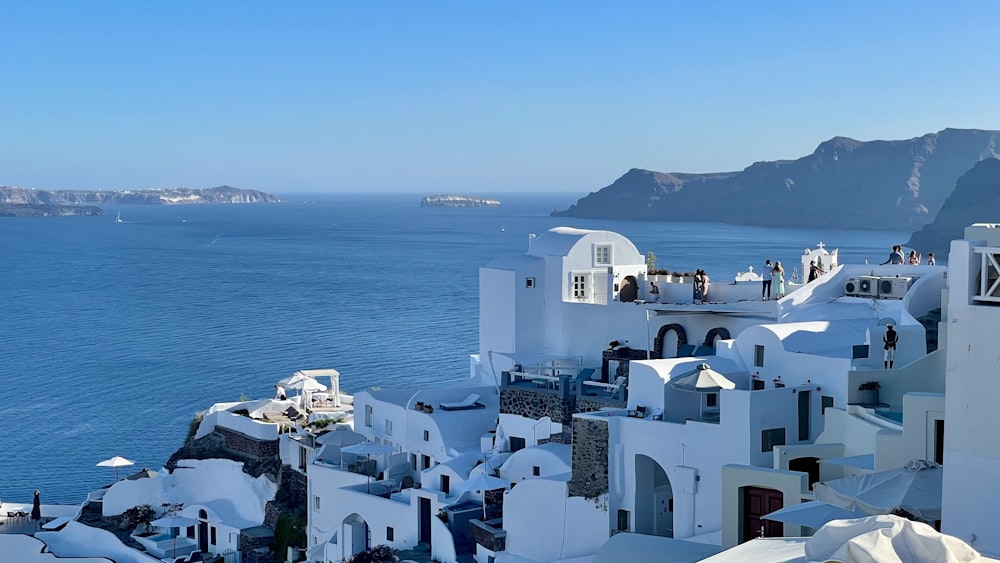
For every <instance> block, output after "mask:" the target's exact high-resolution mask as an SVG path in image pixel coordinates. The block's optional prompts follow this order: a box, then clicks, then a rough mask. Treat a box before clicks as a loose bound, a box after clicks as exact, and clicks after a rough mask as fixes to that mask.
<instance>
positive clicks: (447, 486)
mask: <svg viewBox="0 0 1000 563" xmlns="http://www.w3.org/2000/svg"><path fill="white" fill-rule="evenodd" d="M441 492H442V493H444V494H448V493H450V492H451V477H450V476H448V475H442V476H441Z"/></svg>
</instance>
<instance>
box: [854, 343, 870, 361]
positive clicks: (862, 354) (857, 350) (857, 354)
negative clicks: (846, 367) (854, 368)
mask: <svg viewBox="0 0 1000 563" xmlns="http://www.w3.org/2000/svg"><path fill="white" fill-rule="evenodd" d="M867 357H868V345H867V344H855V345H854V346H851V359H854V360H862V359H864V358H867Z"/></svg>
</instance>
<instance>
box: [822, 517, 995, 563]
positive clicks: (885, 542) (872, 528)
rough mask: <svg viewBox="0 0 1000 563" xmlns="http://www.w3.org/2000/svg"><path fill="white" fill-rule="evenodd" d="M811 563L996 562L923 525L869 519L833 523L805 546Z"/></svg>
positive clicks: (919, 523) (892, 520)
mask: <svg viewBox="0 0 1000 563" xmlns="http://www.w3.org/2000/svg"><path fill="white" fill-rule="evenodd" d="M805 559H806V560H808V561H948V562H951V563H971V562H977V561H981V562H985V561H993V559H985V558H983V557H981V556H980V555H979V552H978V551H976V550H975V549H973V548H972V547H971V546H969V544H967V543H965V542H963V541H962V540H960V539H958V538H956V537H953V536H948V535H945V534H942V533H940V532H937V531H935V530H934V528H932V527H930V526H928V525H927V524H924V523H922V522H913V521H910V520H907V519H905V518H900V517H898V516H869V517H868V518H861V519H858V520H842V521H838V522H831V523H830V524H828V525H826V526H824V527H823V528H822V529H820V530H819V531H817V532H816V535H814V536H813V537H812V538H810V539H809V541H807V542H806V545H805Z"/></svg>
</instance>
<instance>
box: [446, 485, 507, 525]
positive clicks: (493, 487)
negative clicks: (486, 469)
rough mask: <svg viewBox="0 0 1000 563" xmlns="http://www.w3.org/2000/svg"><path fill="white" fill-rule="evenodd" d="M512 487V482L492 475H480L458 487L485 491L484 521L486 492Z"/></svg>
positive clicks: (484, 517) (484, 503) (484, 518)
mask: <svg viewBox="0 0 1000 563" xmlns="http://www.w3.org/2000/svg"><path fill="white" fill-rule="evenodd" d="M508 486H510V481H507V480H506V479H500V478H499V477H494V476H492V475H487V474H485V473H480V474H479V475H477V476H475V477H473V478H472V479H469V480H468V481H465V482H464V483H462V484H460V485H458V488H460V489H463V490H465V491H483V520H486V491H495V490H497V489H506V488H507V487H508Z"/></svg>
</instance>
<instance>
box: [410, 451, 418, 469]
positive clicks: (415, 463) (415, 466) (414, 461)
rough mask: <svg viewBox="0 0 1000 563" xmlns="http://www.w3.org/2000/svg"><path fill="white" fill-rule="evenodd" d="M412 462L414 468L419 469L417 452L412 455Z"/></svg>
mask: <svg viewBox="0 0 1000 563" xmlns="http://www.w3.org/2000/svg"><path fill="white" fill-rule="evenodd" d="M410 462H411V464H412V467H413V470H414V471H416V470H417V454H413V455H411V456H410Z"/></svg>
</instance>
